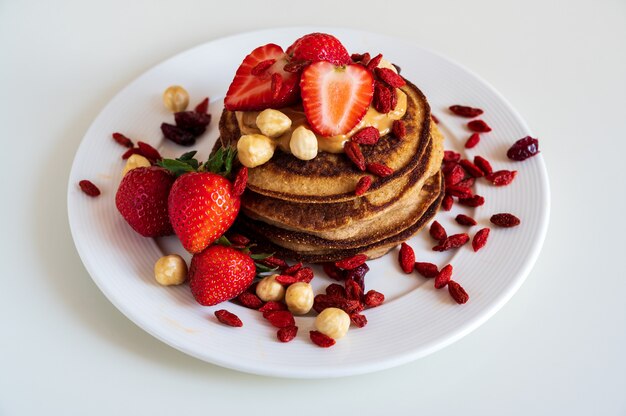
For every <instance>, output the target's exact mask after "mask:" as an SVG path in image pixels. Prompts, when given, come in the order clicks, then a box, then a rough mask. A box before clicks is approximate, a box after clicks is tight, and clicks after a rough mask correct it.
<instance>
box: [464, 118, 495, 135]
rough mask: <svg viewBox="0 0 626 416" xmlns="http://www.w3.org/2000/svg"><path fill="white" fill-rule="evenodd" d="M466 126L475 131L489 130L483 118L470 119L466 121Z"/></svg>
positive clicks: (484, 131) (483, 131) (486, 131)
mask: <svg viewBox="0 0 626 416" xmlns="http://www.w3.org/2000/svg"><path fill="white" fill-rule="evenodd" d="M467 127H468V128H469V129H470V130H471V131H475V132H476V133H488V132H490V131H491V127H489V125H488V124H487V123H485V122H484V121H483V120H472V121H470V122H469V123H467Z"/></svg>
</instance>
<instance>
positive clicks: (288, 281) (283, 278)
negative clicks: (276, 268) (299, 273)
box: [275, 274, 298, 286]
mask: <svg viewBox="0 0 626 416" xmlns="http://www.w3.org/2000/svg"><path fill="white" fill-rule="evenodd" d="M275 280H276V281H277V282H278V283H280V284H281V285H284V286H289V285H292V284H294V283H296V282H297V281H298V279H296V278H295V276H291V275H288V274H281V275H278V276H276V278H275Z"/></svg>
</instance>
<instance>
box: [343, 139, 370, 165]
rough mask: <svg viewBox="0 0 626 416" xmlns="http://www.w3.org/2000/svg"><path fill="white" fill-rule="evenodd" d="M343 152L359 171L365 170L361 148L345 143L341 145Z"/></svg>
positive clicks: (348, 142) (354, 144) (349, 142)
mask: <svg viewBox="0 0 626 416" xmlns="http://www.w3.org/2000/svg"><path fill="white" fill-rule="evenodd" d="M343 151H344V153H345V154H346V156H347V157H348V159H350V160H351V161H352V163H354V164H355V165H356V167H357V168H359V170H360V171H364V170H365V158H364V157H363V153H362V152H361V148H360V147H359V145H358V144H356V143H354V142H351V141H347V142H345V143H344V145H343Z"/></svg>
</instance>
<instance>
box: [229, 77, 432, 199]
mask: <svg viewBox="0 0 626 416" xmlns="http://www.w3.org/2000/svg"><path fill="white" fill-rule="evenodd" d="M402 91H403V92H404V93H405V94H406V95H407V109H406V113H405V115H404V118H403V120H404V122H405V125H406V136H405V138H404V139H398V138H396V137H394V136H393V135H386V136H384V137H381V139H380V140H379V141H378V143H376V144H375V145H372V146H362V151H363V155H364V156H365V159H366V160H367V161H368V163H371V162H376V163H382V164H385V165H387V166H389V167H390V168H392V169H393V170H394V173H393V174H392V175H390V176H388V177H385V178H379V180H377V181H375V183H374V184H373V185H372V187H371V188H370V190H369V191H368V192H369V193H375V192H376V191H377V190H379V189H381V188H383V187H387V186H391V185H392V184H394V183H395V188H396V189H399V188H401V186H402V184H401V182H402V180H403V177H404V176H405V175H407V174H408V173H409V172H411V171H413V170H415V169H416V168H417V167H418V165H419V162H420V159H421V158H422V155H423V153H424V151H425V150H426V147H427V145H428V143H429V141H430V135H431V132H430V107H429V105H428V102H427V101H426V98H425V97H424V95H423V94H422V92H421V91H420V90H419V89H418V88H417V87H416V86H414V85H413V84H411V83H409V82H407V84H406V85H405V86H404V87H402ZM219 128H220V140H221V142H219V143H221V144H224V145H234V144H235V143H236V142H237V140H239V137H240V136H241V132H240V130H239V125H238V123H237V117H236V115H235V113H234V112H231V111H226V110H224V112H223V113H222V116H221V118H220V125H219ZM219 143H218V145H219ZM361 176H363V172H361V171H359V170H358V169H357V168H356V167H355V166H354V164H353V163H352V162H351V161H350V160H349V159H348V158H347V157H346V156H345V155H344V154H341V153H338V154H337V153H327V152H320V153H318V155H317V157H316V158H315V159H313V160H309V161H303V160H299V159H297V158H295V157H293V156H292V155H291V154H287V153H283V152H280V151H277V152H276V153H275V154H274V156H273V157H272V159H271V160H270V161H269V162H267V163H265V164H263V165H261V166H257V167H256V168H253V169H250V170H249V172H248V188H249V189H250V190H251V191H253V192H256V193H258V194H261V195H266V196H270V197H274V198H277V199H280V200H286V201H294V202H308V203H328V202H340V201H347V200H351V199H354V197H355V195H354V189H355V186H356V183H357V182H358V180H359V179H360V178H361Z"/></svg>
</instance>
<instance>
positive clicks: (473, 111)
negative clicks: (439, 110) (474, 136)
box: [450, 105, 483, 118]
mask: <svg viewBox="0 0 626 416" xmlns="http://www.w3.org/2000/svg"><path fill="white" fill-rule="evenodd" d="M450 111H452V113H454V114H455V115H457V116H461V117H467V118H474V117H478V116H479V115H481V114H482V113H483V110H481V109H480V108H474V107H468V106H465V105H451V106H450Z"/></svg>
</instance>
